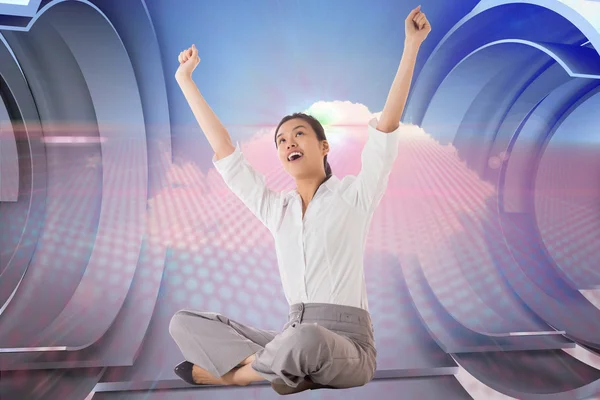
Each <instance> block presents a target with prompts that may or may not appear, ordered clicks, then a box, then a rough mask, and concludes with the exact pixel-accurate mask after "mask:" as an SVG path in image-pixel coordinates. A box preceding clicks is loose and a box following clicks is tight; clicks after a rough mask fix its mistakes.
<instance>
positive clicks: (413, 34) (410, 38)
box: [377, 6, 431, 132]
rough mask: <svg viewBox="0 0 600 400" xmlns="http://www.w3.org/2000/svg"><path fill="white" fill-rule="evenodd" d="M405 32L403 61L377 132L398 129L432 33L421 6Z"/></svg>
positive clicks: (408, 21)
mask: <svg viewBox="0 0 600 400" xmlns="http://www.w3.org/2000/svg"><path fill="white" fill-rule="evenodd" d="M404 31H405V35H406V36H405V39H404V52H403V54H402V60H401V61H400V66H399V67H398V71H397V72H396V77H395V78H394V82H393V83H392V87H391V89H390V92H389V94H388V97H387V100H386V102H385V106H384V107H383V111H382V112H381V117H380V118H379V122H378V124H377V130H379V131H382V132H393V131H395V130H396V128H398V125H399V122H400V118H402V113H403V112H404V106H405V105H406V99H407V98H408V92H409V90H410V84H411V82H412V77H413V72H414V70H415V62H416V60H417V54H418V52H419V48H420V47H421V43H423V41H424V40H425V38H426V37H427V35H429V32H431V25H430V24H429V21H428V20H427V17H426V16H425V13H423V12H421V6H419V7H417V8H415V9H414V10H412V11H411V12H410V14H408V17H406V20H405V21H404Z"/></svg>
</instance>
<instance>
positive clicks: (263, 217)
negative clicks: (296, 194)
mask: <svg viewBox="0 0 600 400" xmlns="http://www.w3.org/2000/svg"><path fill="white" fill-rule="evenodd" d="M212 162H213V165H214V166H215V168H216V170H217V172H219V174H221V176H222V177H223V180H224V181H225V184H226V185H227V187H229V189H230V190H231V191H232V192H233V193H234V194H235V195H236V196H237V197H238V198H239V199H240V200H241V201H242V203H244V205H245V206H246V207H248V209H250V211H251V212H252V213H253V214H254V215H255V216H256V217H257V218H258V219H259V220H260V221H261V222H262V223H263V224H264V225H265V226H266V227H267V228H269V230H272V229H271V228H272V227H273V225H274V221H276V220H277V212H278V210H279V208H280V207H278V204H279V203H280V202H279V199H280V196H281V194H280V193H278V192H275V191H273V190H270V189H269V188H267V186H266V184H265V177H264V176H263V175H262V174H260V173H259V172H258V171H256V170H255V169H254V168H253V167H252V166H251V165H250V163H249V162H248V160H246V158H245V157H244V154H243V153H242V151H241V150H240V144H239V142H238V143H236V146H235V150H234V152H233V153H231V154H230V155H228V156H227V157H224V158H221V159H220V160H216V156H213V159H212Z"/></svg>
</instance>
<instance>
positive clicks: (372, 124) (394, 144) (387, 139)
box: [368, 118, 404, 156]
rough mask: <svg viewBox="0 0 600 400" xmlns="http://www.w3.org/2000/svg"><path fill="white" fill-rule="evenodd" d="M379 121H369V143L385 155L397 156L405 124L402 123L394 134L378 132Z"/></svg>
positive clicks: (374, 119) (375, 119)
mask: <svg viewBox="0 0 600 400" xmlns="http://www.w3.org/2000/svg"><path fill="white" fill-rule="evenodd" d="M378 122H379V120H378V119H377V118H373V119H371V120H370V121H369V139H368V140H369V142H371V143H372V144H373V145H374V147H375V148H377V149H380V150H381V151H383V152H384V153H385V152H387V153H390V155H392V156H395V154H396V153H397V151H398V145H399V144H400V132H401V131H402V129H403V128H404V124H402V123H400V125H398V128H396V129H395V130H394V131H392V132H382V131H380V130H377V123H378Z"/></svg>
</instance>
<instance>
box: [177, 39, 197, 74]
mask: <svg viewBox="0 0 600 400" xmlns="http://www.w3.org/2000/svg"><path fill="white" fill-rule="evenodd" d="M178 60H179V68H177V72H176V73H175V77H176V78H191V77H192V72H194V70H195V69H196V67H197V66H198V64H200V57H198V49H197V48H196V45H192V47H190V48H189V49H187V50H184V51H182V52H181V53H179V58H178Z"/></svg>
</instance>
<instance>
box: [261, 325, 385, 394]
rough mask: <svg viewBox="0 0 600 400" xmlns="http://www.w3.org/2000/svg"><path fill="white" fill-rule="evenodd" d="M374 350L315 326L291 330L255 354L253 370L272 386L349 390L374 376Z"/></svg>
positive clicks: (301, 326) (304, 326)
mask: <svg viewBox="0 0 600 400" xmlns="http://www.w3.org/2000/svg"><path fill="white" fill-rule="evenodd" d="M373 352H374V350H369V349H368V348H367V347H365V346H361V345H360V344H357V343H356V342H355V341H353V340H351V339H349V338H347V337H344V336H342V335H339V334H337V333H335V332H333V331H331V330H329V329H326V328H324V327H323V326H320V325H317V324H316V323H301V324H299V325H296V326H295V327H292V326H290V327H289V328H288V329H286V330H284V331H283V332H282V333H281V334H279V335H277V336H276V337H275V339H273V340H272V341H271V342H269V343H267V345H266V346H265V348H264V350H260V351H259V352H258V353H257V354H256V356H257V357H256V360H254V362H253V363H252V368H254V370H256V371H257V372H258V373H259V374H261V375H262V376H263V377H264V378H265V379H267V380H269V381H272V382H280V381H283V383H285V384H286V385H288V386H293V387H295V386H297V385H298V384H299V383H300V382H301V381H302V380H303V379H304V377H310V379H311V380H312V381H313V382H314V383H319V384H322V385H327V386H333V387H336V388H350V387H356V386H362V385H365V384H366V383H367V382H369V381H370V380H371V379H372V378H373V374H374V372H375V363H374V356H373Z"/></svg>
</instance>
